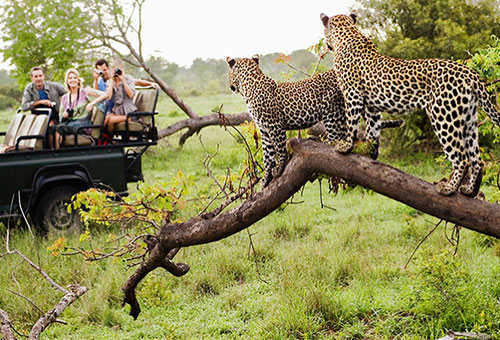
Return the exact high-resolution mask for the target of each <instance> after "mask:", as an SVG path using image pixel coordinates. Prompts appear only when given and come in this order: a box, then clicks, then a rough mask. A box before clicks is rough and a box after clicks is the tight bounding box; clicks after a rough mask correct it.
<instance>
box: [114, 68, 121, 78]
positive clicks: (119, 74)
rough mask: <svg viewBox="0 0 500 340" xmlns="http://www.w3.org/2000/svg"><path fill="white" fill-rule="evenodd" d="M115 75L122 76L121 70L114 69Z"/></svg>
mask: <svg viewBox="0 0 500 340" xmlns="http://www.w3.org/2000/svg"><path fill="white" fill-rule="evenodd" d="M115 74H116V75H117V76H121V75H122V70H121V69H119V68H116V69H115Z"/></svg>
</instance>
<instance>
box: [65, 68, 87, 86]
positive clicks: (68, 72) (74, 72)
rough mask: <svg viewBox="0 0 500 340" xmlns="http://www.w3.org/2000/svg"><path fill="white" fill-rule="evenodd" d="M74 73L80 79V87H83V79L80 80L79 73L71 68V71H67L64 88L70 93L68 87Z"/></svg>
mask: <svg viewBox="0 0 500 340" xmlns="http://www.w3.org/2000/svg"><path fill="white" fill-rule="evenodd" d="M71 73H73V74H74V75H75V76H76V77H77V78H78V87H79V88H81V87H82V83H83V79H82V78H80V74H79V73H78V71H77V70H76V69H74V68H70V69H69V70H67V71H66V75H65V76H64V86H65V87H66V90H67V91H69V85H68V78H69V75H70V74H71Z"/></svg>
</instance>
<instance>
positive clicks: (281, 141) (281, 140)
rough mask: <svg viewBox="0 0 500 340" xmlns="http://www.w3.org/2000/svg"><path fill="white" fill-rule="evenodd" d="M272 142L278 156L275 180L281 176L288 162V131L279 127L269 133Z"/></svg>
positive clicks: (274, 171)
mask: <svg viewBox="0 0 500 340" xmlns="http://www.w3.org/2000/svg"><path fill="white" fill-rule="evenodd" d="M269 134H270V136H271V140H272V142H273V143H274V149H275V150H276V155H277V158H278V160H277V164H276V166H275V167H274V169H273V178H277V177H279V176H281V174H282V173H283V170H285V167H286V164H287V162H288V151H287V150H286V130H285V129H284V128H283V127H282V126H281V125H278V126H276V128H274V129H271V130H270V132H269Z"/></svg>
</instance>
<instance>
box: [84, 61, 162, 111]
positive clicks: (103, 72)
mask: <svg viewBox="0 0 500 340" xmlns="http://www.w3.org/2000/svg"><path fill="white" fill-rule="evenodd" d="M94 66H95V68H94V70H93V71H92V75H93V76H94V89H96V90H99V91H103V92H105V91H106V89H107V85H108V83H109V82H108V81H109V80H110V79H111V78H112V76H113V74H112V72H111V69H110V68H109V64H108V61H107V60H106V59H99V60H97V61H96V62H95V65H94ZM134 84H135V85H136V86H144V87H154V88H158V84H157V83H154V82H150V81H148V80H144V79H134ZM113 105H114V103H113V101H112V100H111V99H109V100H105V101H102V102H101V103H99V106H98V107H99V109H100V110H101V111H102V112H104V113H106V114H107V113H109V112H111V109H112V108H113Z"/></svg>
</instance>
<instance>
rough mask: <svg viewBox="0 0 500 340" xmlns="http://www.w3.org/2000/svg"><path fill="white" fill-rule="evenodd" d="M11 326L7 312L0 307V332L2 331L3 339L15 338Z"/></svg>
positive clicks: (13, 339)
mask: <svg viewBox="0 0 500 340" xmlns="http://www.w3.org/2000/svg"><path fill="white" fill-rule="evenodd" d="M11 327H12V326H11V322H10V319H9V314H7V312H6V311H4V310H3V309H0V332H2V334H3V339H4V340H16V337H15V336H14V333H12V329H11Z"/></svg>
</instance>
